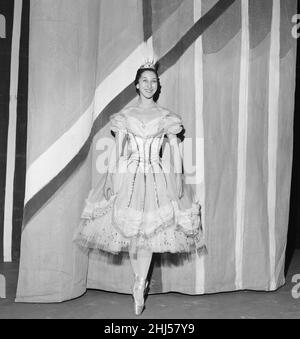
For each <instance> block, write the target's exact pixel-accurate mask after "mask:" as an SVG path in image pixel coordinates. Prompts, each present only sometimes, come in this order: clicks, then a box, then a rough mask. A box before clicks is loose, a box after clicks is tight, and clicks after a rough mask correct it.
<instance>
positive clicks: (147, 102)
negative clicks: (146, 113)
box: [137, 97, 157, 109]
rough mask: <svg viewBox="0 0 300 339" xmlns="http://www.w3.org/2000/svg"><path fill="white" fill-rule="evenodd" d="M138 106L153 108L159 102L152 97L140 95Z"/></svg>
mask: <svg viewBox="0 0 300 339" xmlns="http://www.w3.org/2000/svg"><path fill="white" fill-rule="evenodd" d="M137 106H138V107H140V108H145V109H147V108H152V107H156V106H157V104H156V102H155V101H154V100H153V99H152V98H151V99H146V98H141V97H139V98H138V101H137Z"/></svg>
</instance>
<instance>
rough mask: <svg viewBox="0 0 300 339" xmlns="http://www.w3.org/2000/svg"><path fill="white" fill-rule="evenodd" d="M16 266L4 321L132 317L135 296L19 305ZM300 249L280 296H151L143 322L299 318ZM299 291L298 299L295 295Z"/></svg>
mask: <svg viewBox="0 0 300 339" xmlns="http://www.w3.org/2000/svg"><path fill="white" fill-rule="evenodd" d="M17 270H18V265H17V264H0V274H1V273H2V274H3V273H5V276H6V284H7V287H6V297H7V298H6V299H0V319H132V318H136V317H135V316H134V314H133V304H132V297H131V296H130V295H125V294H119V293H109V292H104V291H96V290H88V291H87V293H86V294H85V295H84V296H82V297H80V298H78V299H74V300H71V301H67V302H63V303H58V304H20V303H15V302H14V296H15V289H16V283H17ZM296 274H298V275H299V280H298V281H299V284H300V251H299V250H298V251H296V252H295V254H294V256H293V260H292V262H291V264H290V267H289V270H288V274H287V276H286V284H285V286H283V287H282V288H280V289H279V290H277V291H275V292H255V291H241V292H228V293H217V294H207V295H200V296H190V295H184V294H179V293H167V294H156V295H149V296H148V298H147V302H146V309H145V311H144V312H143V314H142V315H141V316H140V317H138V318H139V319H142V318H145V319H205V318H208V319H216V318H227V319H228V318H245V319H251V318H253V319H256V318H257V319H261V318H282V319H284V318H288V319H300V285H299V287H298V288H297V286H296V284H295V283H293V282H292V278H293V276H294V275H296ZM293 288H294V290H295V291H296V290H297V291H298V294H299V298H298V299H296V298H295V297H293V295H292V290H293Z"/></svg>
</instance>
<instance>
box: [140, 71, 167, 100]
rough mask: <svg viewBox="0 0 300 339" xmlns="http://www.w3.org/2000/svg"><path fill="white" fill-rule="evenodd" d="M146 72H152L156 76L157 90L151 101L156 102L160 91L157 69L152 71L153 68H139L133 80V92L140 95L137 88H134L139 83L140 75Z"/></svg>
mask: <svg viewBox="0 0 300 339" xmlns="http://www.w3.org/2000/svg"><path fill="white" fill-rule="evenodd" d="M146 71H150V72H153V73H154V74H155V75H156V78H157V90H156V92H155V94H154V96H153V100H154V101H155V102H156V101H157V100H158V98H159V95H160V91H161V85H160V80H159V76H158V71H157V67H156V68H155V69H153V68H139V69H138V70H137V72H136V76H135V80H134V86H135V90H136V92H137V94H138V95H140V90H139V89H138V88H136V85H137V84H138V83H139V80H140V77H141V76H142V74H143V73H144V72H146Z"/></svg>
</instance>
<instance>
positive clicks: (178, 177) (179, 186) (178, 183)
mask: <svg viewBox="0 0 300 339" xmlns="http://www.w3.org/2000/svg"><path fill="white" fill-rule="evenodd" d="M176 189H177V196H178V198H179V199H181V198H182V195H183V184H182V173H177V174H176Z"/></svg>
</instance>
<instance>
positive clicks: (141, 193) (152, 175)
mask: <svg viewBox="0 0 300 339" xmlns="http://www.w3.org/2000/svg"><path fill="white" fill-rule="evenodd" d="M113 181H114V184H113V191H114V194H113V195H112V196H110V198H109V200H106V199H105V198H104V196H103V188H104V184H105V179H104V178H102V180H100V182H99V183H98V186H97V187H96V189H94V190H91V191H90V194H89V196H88V198H87V199H86V201H85V206H84V209H83V212H82V215H81V220H80V224H79V227H78V228H77V230H76V233H75V235H74V240H75V241H76V243H77V244H78V245H80V247H81V248H83V249H93V250H102V251H106V252H110V253H113V254H118V253H119V252H123V251H126V252H127V251H128V252H129V251H130V252H136V251H137V250H138V249H140V248H143V249H147V250H149V251H152V252H153V253H164V252H170V253H178V252H180V253H191V252H196V251H197V252H198V253H199V254H201V253H206V246H205V242H204V235H203V229H202V223H201V206H200V204H199V202H198V200H197V199H195V195H194V192H193V190H192V187H191V186H190V185H187V184H186V183H185V182H184V181H183V194H182V197H181V198H180V199H179V198H178V196H177V195H178V194H177V190H176V179H175V175H174V174H172V173H164V172H163V168H161V171H160V170H159V169H158V170H157V171H155V172H154V171H151V170H150V171H148V172H147V173H142V172H136V171H134V170H133V171H126V172H123V173H118V174H115V175H114V180H113Z"/></svg>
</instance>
